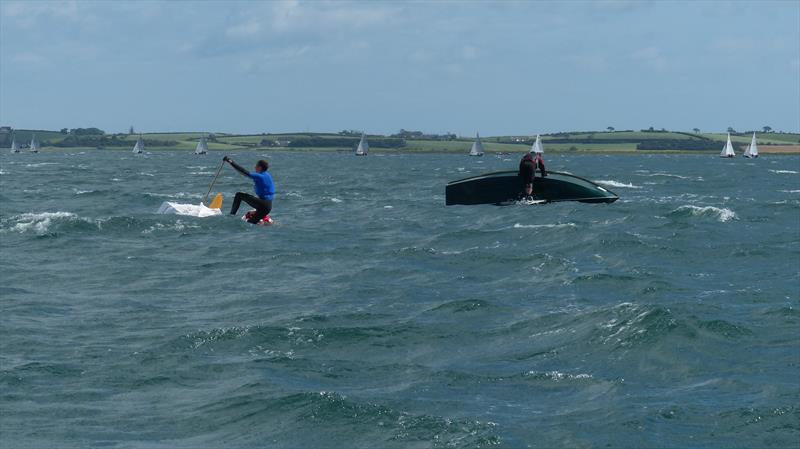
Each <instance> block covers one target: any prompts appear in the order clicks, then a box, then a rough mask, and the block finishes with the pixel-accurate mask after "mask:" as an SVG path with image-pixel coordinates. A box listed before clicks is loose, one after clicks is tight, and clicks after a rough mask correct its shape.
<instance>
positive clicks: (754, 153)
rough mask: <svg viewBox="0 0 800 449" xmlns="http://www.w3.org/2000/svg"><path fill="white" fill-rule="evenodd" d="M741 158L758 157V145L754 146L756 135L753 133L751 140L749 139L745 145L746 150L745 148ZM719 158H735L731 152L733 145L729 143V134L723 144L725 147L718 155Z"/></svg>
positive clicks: (734, 154)
mask: <svg viewBox="0 0 800 449" xmlns="http://www.w3.org/2000/svg"><path fill="white" fill-rule="evenodd" d="M742 156H744V157H746V158H756V157H758V145H757V144H756V133H753V138H752V139H750V144H749V145H747V148H745V150H744V154H743V155H742ZM719 157H725V158H734V157H736V153H735V152H734V151H733V144H732V143H731V133H728V140H727V141H726V142H725V146H724V147H723V148H722V151H721V152H720V153H719Z"/></svg>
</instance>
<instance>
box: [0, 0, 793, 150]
mask: <svg viewBox="0 0 800 449" xmlns="http://www.w3.org/2000/svg"><path fill="white" fill-rule="evenodd" d="M0 125H2V126H12V127H14V128H19V129H52V130H59V129H61V128H79V127H80V128H86V127H97V128H100V129H102V130H104V131H106V132H127V131H128V129H129V127H131V126H133V127H134V129H135V130H136V131H137V132H167V131H203V132H228V133H263V132H270V133H277V132H295V131H316V132H338V131H341V130H345V129H347V130H350V129H353V130H363V131H366V132H368V133H371V134H391V133H395V132H397V131H398V130H400V129H401V128H402V129H407V130H419V131H423V132H426V133H446V132H453V133H456V134H458V135H461V136H471V135H474V134H475V133H476V132H480V133H481V135H483V136H490V135H533V134H536V133H551V132H559V131H576V130H605V129H606V128H607V127H609V126H610V127H614V128H616V129H617V130H623V129H636V130H638V129H644V128H649V127H651V126H652V127H654V128H656V129H661V128H666V129H669V130H683V131H690V130H692V129H693V128H698V129H700V130H701V131H703V132H724V131H725V130H727V128H728V127H729V126H730V127H733V128H734V129H736V130H739V131H744V130H760V129H761V128H762V127H764V126H770V127H771V128H773V129H774V130H783V131H787V132H789V131H791V132H798V131H800V0H781V1H724V0H713V1H666V0H664V1H646V0H642V1H625V0H616V1H600V0H598V1H563V2H549V1H536V2H534V1H526V2H521V1H495V2H484V1H426V2H417V1H415V2H400V1H381V2H367V1H308V2H306V1H297V0H287V1H272V2H261V1H230V2H229V1H225V2H221V1H219V2H218V1H200V2H191V1H172V2H163V1H113V2H112V1H58V2H55V1H35V0H34V1H30V0H29V1H24V2H16V1H9V0H2V1H0Z"/></svg>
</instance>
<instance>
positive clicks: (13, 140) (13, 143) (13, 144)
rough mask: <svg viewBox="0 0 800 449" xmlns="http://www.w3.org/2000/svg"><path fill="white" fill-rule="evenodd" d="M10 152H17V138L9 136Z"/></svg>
mask: <svg viewBox="0 0 800 449" xmlns="http://www.w3.org/2000/svg"><path fill="white" fill-rule="evenodd" d="M11 152H12V153H19V144H17V138H16V137H12V138H11Z"/></svg>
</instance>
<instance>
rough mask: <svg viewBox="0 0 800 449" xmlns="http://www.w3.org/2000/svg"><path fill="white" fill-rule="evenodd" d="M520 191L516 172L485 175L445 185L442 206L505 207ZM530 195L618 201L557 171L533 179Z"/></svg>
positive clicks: (611, 193) (582, 181) (572, 199)
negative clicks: (484, 205) (483, 205)
mask: <svg viewBox="0 0 800 449" xmlns="http://www.w3.org/2000/svg"><path fill="white" fill-rule="evenodd" d="M521 191H522V182H521V180H520V178H519V176H517V172H516V171H501V172H495V173H487V174H484V175H480V176H473V177H471V178H465V179H459V180H458V181H453V182H450V183H448V184H447V187H446V188H445V204H446V205H448V206H450V205H453V204H464V205H470V204H508V203H510V202H514V201H516V200H517V198H518V196H519V193H520V192H521ZM533 192H534V194H535V196H536V199H539V200H545V201H548V202H551V201H580V202H582V203H613V202H614V201H616V200H618V199H619V197H618V196H617V195H616V194H615V193H614V192H612V191H610V190H608V189H606V188H605V187H601V186H599V185H597V184H595V183H593V182H591V181H589V180H586V179H583V178H580V177H578V176H574V175H570V174H567V173H559V172H548V173H547V176H546V177H544V178H541V177H537V178H535V179H534V181H533Z"/></svg>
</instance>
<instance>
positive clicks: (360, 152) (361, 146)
mask: <svg viewBox="0 0 800 449" xmlns="http://www.w3.org/2000/svg"><path fill="white" fill-rule="evenodd" d="M368 152H369V143H367V137H366V135H365V134H364V133H361V141H360V142H358V148H356V156H366V155H367V153H368Z"/></svg>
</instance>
